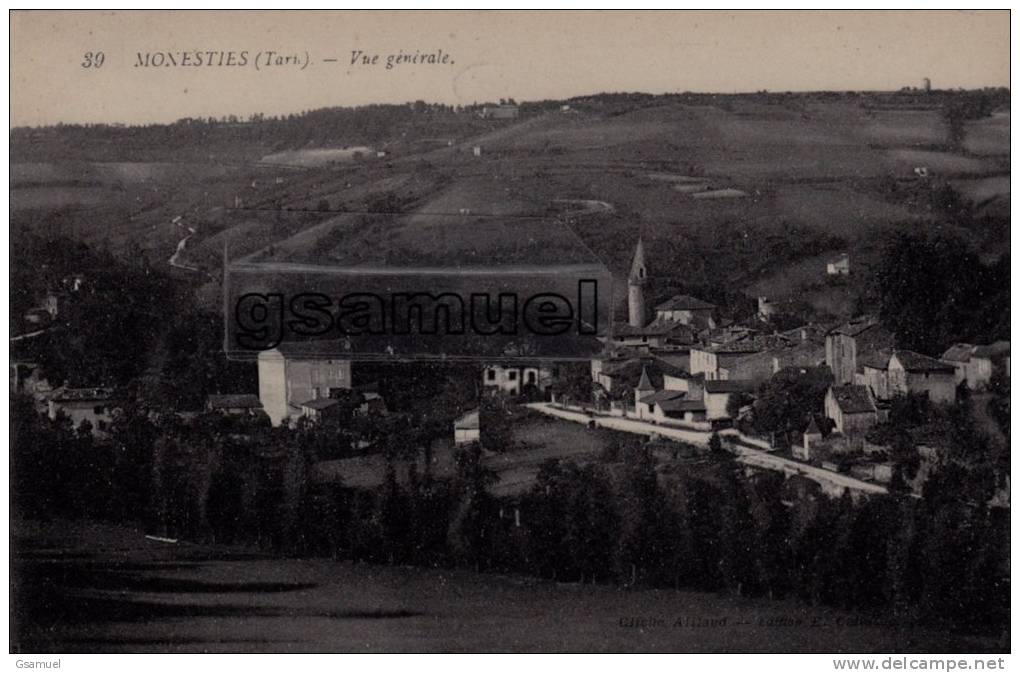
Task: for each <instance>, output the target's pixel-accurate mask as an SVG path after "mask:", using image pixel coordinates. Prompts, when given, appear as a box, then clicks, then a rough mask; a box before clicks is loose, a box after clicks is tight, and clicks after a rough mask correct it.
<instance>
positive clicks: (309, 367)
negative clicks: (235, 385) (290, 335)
mask: <svg viewBox="0 0 1020 673" xmlns="http://www.w3.org/2000/svg"><path fill="white" fill-rule="evenodd" d="M341 350H342V348H341V346H340V344H339V343H338V342H335V341H304V342H284V343H281V344H280V345H279V346H277V347H276V348H273V349H271V350H265V351H262V352H260V353H259V355H258V372H259V400H260V401H261V402H262V408H263V409H264V410H265V412H266V414H267V415H268V416H269V420H270V421H271V422H272V424H273V425H274V426H278V425H281V424H282V423H284V422H285V421H286V420H287V419H289V418H296V417H297V416H300V415H303V411H302V409H301V406H300V405H301V403H304V402H307V401H308V400H314V399H320V398H329V397H332V396H333V395H332V393H333V392H334V391H338V390H349V389H350V388H351V361H350V360H347V359H343V358H339V357H337V356H336V353H338V352H341Z"/></svg>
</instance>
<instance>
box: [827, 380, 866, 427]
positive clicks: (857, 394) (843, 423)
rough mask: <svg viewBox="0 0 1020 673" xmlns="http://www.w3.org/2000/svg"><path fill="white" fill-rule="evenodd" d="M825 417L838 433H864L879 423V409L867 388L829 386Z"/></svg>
mask: <svg viewBox="0 0 1020 673" xmlns="http://www.w3.org/2000/svg"><path fill="white" fill-rule="evenodd" d="M825 416H826V418H831V419H832V422H833V423H834V424H835V430H836V432H840V433H843V434H844V435H848V434H851V433H857V432H864V431H865V430H867V429H868V428H870V427H871V426H872V425H874V424H875V423H877V422H878V409H877V408H876V407H875V402H874V400H873V399H872V398H871V393H870V392H868V389H867V387H866V386H856V385H845V386H829V389H828V391H826V393H825Z"/></svg>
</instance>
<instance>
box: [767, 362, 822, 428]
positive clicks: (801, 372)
mask: <svg viewBox="0 0 1020 673" xmlns="http://www.w3.org/2000/svg"><path fill="white" fill-rule="evenodd" d="M830 385H832V372H831V371H830V370H829V369H828V368H827V367H810V368H804V369H800V368H795V367H788V368H785V369H781V370H779V371H778V372H776V373H775V374H774V375H773V376H772V378H771V379H769V381H768V382H766V383H764V384H762V386H761V387H760V388H759V390H758V399H757V400H756V401H755V403H754V407H753V409H754V421H753V422H754V428H755V430H757V431H758V432H759V433H763V434H767V433H777V434H780V435H781V436H782V437H783V438H785V439H786V441H787V443H789V442H790V440H791V435H792V434H793V433H797V432H803V431H804V429H805V428H806V427H807V424H808V422H809V421H810V418H811V414H813V413H815V412H817V411H818V410H819V409H821V407H822V403H823V401H824V399H825V392H826V390H828V388H829V386H830Z"/></svg>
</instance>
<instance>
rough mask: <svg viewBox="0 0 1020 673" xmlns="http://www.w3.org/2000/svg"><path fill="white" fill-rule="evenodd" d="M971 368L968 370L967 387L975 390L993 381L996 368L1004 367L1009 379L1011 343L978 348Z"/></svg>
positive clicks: (1001, 342)
mask: <svg viewBox="0 0 1020 673" xmlns="http://www.w3.org/2000/svg"><path fill="white" fill-rule="evenodd" d="M970 360H971V366H970V368H969V370H968V378H967V385H970V386H971V387H973V388H984V387H986V386H987V385H988V384H989V383H990V382H991V380H992V374H993V373H994V372H995V368H996V367H997V366H998V367H1002V371H1003V373H1004V374H1005V375H1006V377H1007V378H1008V377H1009V342H1008V341H996V342H995V343H992V344H989V345H987V346H977V347H975V348H974V353H973V354H972V355H971V358H970Z"/></svg>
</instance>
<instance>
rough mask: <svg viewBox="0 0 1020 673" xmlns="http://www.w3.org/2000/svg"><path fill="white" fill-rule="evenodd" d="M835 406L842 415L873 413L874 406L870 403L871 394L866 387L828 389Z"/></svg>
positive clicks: (854, 386) (834, 387)
mask: <svg viewBox="0 0 1020 673" xmlns="http://www.w3.org/2000/svg"><path fill="white" fill-rule="evenodd" d="M829 390H830V391H831V392H832V397H833V398H834V399H835V400H836V405H837V406H839V409H840V411H842V412H843V413H844V414H864V413H869V412H872V413H873V412H874V411H875V404H874V402H872V401H871V393H869V392H868V387H867V386H857V385H849V386H832V387H831V388H830V389H829Z"/></svg>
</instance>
